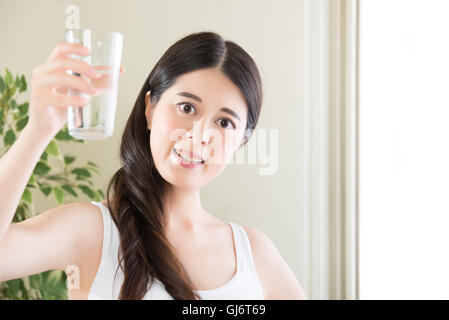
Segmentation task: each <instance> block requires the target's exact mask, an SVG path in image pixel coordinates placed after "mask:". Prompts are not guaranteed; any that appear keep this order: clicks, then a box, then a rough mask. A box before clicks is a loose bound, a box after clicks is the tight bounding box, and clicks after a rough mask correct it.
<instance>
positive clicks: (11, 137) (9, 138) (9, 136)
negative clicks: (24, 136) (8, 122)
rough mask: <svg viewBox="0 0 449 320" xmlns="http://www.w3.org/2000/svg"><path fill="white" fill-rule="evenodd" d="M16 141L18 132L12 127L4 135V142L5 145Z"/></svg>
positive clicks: (10, 144)
mask: <svg viewBox="0 0 449 320" xmlns="http://www.w3.org/2000/svg"><path fill="white" fill-rule="evenodd" d="M14 141H16V134H15V133H14V131H13V130H12V129H9V130H8V131H6V134H5V136H4V137H3V143H4V144H5V146H12V144H13V143H14Z"/></svg>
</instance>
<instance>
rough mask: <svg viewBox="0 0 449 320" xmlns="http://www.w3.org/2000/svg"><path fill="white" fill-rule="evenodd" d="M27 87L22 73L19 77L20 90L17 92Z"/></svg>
mask: <svg viewBox="0 0 449 320" xmlns="http://www.w3.org/2000/svg"><path fill="white" fill-rule="evenodd" d="M26 89H27V82H26V80H25V76H24V75H23V74H22V77H21V78H20V91H19V92H24V91H26Z"/></svg>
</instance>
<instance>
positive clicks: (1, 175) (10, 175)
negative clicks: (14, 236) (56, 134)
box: [0, 126, 52, 241]
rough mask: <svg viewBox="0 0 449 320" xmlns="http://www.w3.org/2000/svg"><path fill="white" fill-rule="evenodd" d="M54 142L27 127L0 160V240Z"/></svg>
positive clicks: (49, 137)
mask: <svg viewBox="0 0 449 320" xmlns="http://www.w3.org/2000/svg"><path fill="white" fill-rule="evenodd" d="M51 140H52V137H51V136H48V137H47V136H43V135H39V133H37V132H36V131H32V130H30V128H29V127H28V126H25V128H24V129H23V130H22V132H21V133H20V135H19V137H18V139H17V140H16V141H15V142H14V144H13V145H12V146H11V147H10V149H9V150H8V152H6V154H4V155H3V156H2V157H1V158H0V241H1V240H2V239H3V237H4V235H5V233H6V230H7V229H8V227H9V225H10V224H11V221H12V219H13V217H14V213H15V212H16V210H17V207H18V205H19V202H20V198H21V196H22V194H23V191H24V190H25V187H26V185H27V183H28V180H29V179H30V176H31V174H32V172H33V169H34V167H35V166H36V163H37V162H38V161H39V158H40V156H41V155H42V153H43V152H44V150H45V148H46V147H47V145H48V144H49V143H50V141H51Z"/></svg>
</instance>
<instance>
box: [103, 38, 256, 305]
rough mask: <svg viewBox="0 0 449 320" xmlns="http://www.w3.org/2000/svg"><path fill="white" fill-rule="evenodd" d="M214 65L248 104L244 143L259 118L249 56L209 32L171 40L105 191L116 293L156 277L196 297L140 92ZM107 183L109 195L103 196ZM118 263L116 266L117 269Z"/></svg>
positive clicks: (137, 294)
mask: <svg viewBox="0 0 449 320" xmlns="http://www.w3.org/2000/svg"><path fill="white" fill-rule="evenodd" d="M213 67H217V68H219V69H220V70H221V71H222V72H223V74H224V75H226V76H227V77H228V78H229V79H230V80H231V81H232V82H233V83H234V84H235V85H236V86H237V87H238V88H239V89H240V91H241V92H242V94H243V96H244V97H245V99H246V104H247V107H248V117H247V119H248V120H247V125H246V130H245V135H244V140H243V142H242V144H241V145H244V144H246V142H247V141H248V139H249V138H250V136H251V135H252V131H253V130H254V128H255V126H256V124H257V121H258V119H259V114H260V109H261V106H262V81H261V77H260V74H259V71H258V68H257V66H256V63H255V62H254V61H253V59H252V58H251V57H250V56H249V55H248V54H247V53H246V52H245V51H244V50H243V49H242V48H241V47H240V46H239V45H237V44H236V43H234V42H232V41H224V40H223V38H222V37H221V36H220V35H218V34H216V33H213V32H199V33H193V34H190V35H188V36H185V37H184V38H182V39H180V40H178V41H177V42H176V43H174V44H173V45H171V46H170V47H169V48H168V50H167V51H166V52H165V53H164V55H163V56H162V57H161V58H160V60H159V61H158V62H157V64H156V65H155V67H154V68H153V70H152V71H151V72H150V74H149V76H148V78H147V79H146V80H145V82H144V84H143V86H142V89H141V90H140V93H139V95H138V97H137V100H136V102H135V104H134V108H133V110H132V111H131V115H130V117H129V119H128V121H127V123H126V127H125V129H124V132H123V136H122V142H121V145H120V161H121V163H122V167H121V168H120V169H119V170H117V172H115V173H114V175H113V176H112V178H111V180H110V182H109V184H108V187H107V191H106V199H107V205H108V208H109V210H110V212H111V216H112V219H113V220H114V223H115V224H116V226H117V228H118V231H119V234H120V250H119V253H118V257H117V258H118V260H119V267H120V268H121V269H122V270H123V273H124V281H123V283H122V286H121V288H120V294H119V297H118V298H119V299H124V300H125V299H133V300H137V299H139V300H140V299H142V298H143V297H144V296H145V293H146V292H147V291H148V290H149V288H150V286H151V285H152V283H153V279H154V278H156V279H158V280H159V281H161V282H162V283H163V284H164V285H165V289H166V290H167V292H168V293H169V294H170V295H171V296H172V297H173V298H174V299H185V300H195V299H200V297H199V296H198V294H197V293H195V292H194V287H193V285H192V282H191V280H190V278H189V276H188V274H187V272H186V270H185V269H184V267H183V265H182V264H181V262H180V261H179V260H178V258H177V257H176V255H175V254H174V252H175V250H174V248H173V247H172V246H171V244H170V242H169V241H168V240H167V238H166V236H165V232H164V231H165V230H164V221H165V220H164V208H163V204H164V199H165V194H166V192H167V190H168V189H167V187H168V184H169V183H168V182H167V181H165V180H164V179H163V178H162V177H161V175H160V174H159V172H158V171H157V169H156V166H155V164H154V160H153V157H152V155H151V150H150V139H149V135H150V134H151V131H150V130H148V124H147V119H146V116H145V108H146V106H145V95H146V93H147V92H148V91H151V92H150V99H151V102H152V103H157V102H158V101H159V99H160V97H161V95H162V94H163V93H164V91H165V90H167V89H168V88H169V87H170V86H171V85H172V84H173V83H174V82H175V80H176V78H177V77H179V76H180V75H182V74H184V73H187V72H191V71H194V70H198V69H203V68H213ZM111 188H112V190H113V196H114V197H113V199H111V198H110V197H109V195H110V191H111ZM117 271H118V267H117V270H116V275H117Z"/></svg>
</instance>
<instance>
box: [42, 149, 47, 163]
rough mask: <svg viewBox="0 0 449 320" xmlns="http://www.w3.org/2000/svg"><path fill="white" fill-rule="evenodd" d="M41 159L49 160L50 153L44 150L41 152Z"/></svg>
mask: <svg viewBox="0 0 449 320" xmlns="http://www.w3.org/2000/svg"><path fill="white" fill-rule="evenodd" d="M41 160H44V161H47V160H48V153H47V152H45V151H44V152H43V153H42V154H41Z"/></svg>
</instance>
